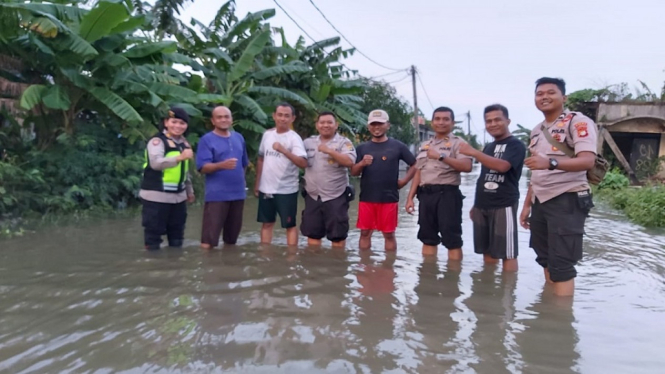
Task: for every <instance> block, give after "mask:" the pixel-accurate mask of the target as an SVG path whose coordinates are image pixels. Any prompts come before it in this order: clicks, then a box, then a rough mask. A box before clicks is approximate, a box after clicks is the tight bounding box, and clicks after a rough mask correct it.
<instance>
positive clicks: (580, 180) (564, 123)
mask: <svg viewBox="0 0 665 374" xmlns="http://www.w3.org/2000/svg"><path fill="white" fill-rule="evenodd" d="M543 123H544V122H541V123H540V124H538V125H537V126H536V127H535V128H534V129H533V131H531V142H530V143H529V150H530V151H531V154H536V153H538V154H540V155H541V156H542V157H545V158H554V159H556V160H566V159H569V157H568V156H566V155H565V154H564V153H563V152H562V151H561V150H560V149H558V148H557V147H555V146H554V145H552V144H550V142H548V141H547V138H546V137H545V135H543V133H542V131H541V129H540V127H541V125H542V124H543ZM546 130H547V131H549V132H550V134H551V135H552V138H554V139H555V140H557V141H559V142H562V143H566V144H567V145H568V146H569V147H570V148H572V149H574V150H575V154H576V155H577V154H579V153H580V152H592V153H594V154H595V153H596V147H597V144H596V142H597V140H598V130H597V127H596V124H595V123H594V122H593V121H592V120H591V119H590V118H589V117H587V116H585V115H584V114H582V113H579V112H568V111H566V112H564V113H562V114H561V116H560V117H559V118H558V119H557V120H556V121H554V123H552V124H550V125H549V126H547V127H546ZM588 186H589V185H588V181H587V177H586V171H564V170H558V169H557V170H534V171H533V173H532V174H531V188H532V190H533V193H534V195H535V197H536V198H538V200H539V201H540V202H545V201H547V200H550V199H552V198H555V197H557V196H559V195H561V194H562V193H565V192H570V191H576V190H577V191H579V190H580V189H585V188H588Z"/></svg>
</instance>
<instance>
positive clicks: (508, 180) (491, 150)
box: [474, 136, 526, 209]
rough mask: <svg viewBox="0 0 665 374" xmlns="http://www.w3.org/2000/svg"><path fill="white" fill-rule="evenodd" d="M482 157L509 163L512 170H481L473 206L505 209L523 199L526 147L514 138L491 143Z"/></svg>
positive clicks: (486, 168)
mask: <svg viewBox="0 0 665 374" xmlns="http://www.w3.org/2000/svg"><path fill="white" fill-rule="evenodd" d="M483 153H484V154H486V155H488V156H490V157H494V158H498V159H500V160H505V161H508V162H509V163H510V169H509V170H508V171H506V172H505V173H500V172H498V171H496V170H492V169H490V168H488V167H486V166H482V167H481V169H480V176H479V177H478V181H477V183H476V201H475V203H474V206H475V207H477V208H480V209H496V208H505V207H509V206H513V205H515V204H517V202H518V201H519V199H520V189H519V181H520V177H521V176H522V167H523V166H524V157H525V156H526V146H525V145H524V143H522V141H521V140H519V139H517V138H515V137H514V136H509V137H508V138H506V139H502V140H498V141H494V142H492V143H489V144H488V145H486V146H485V148H484V149H483Z"/></svg>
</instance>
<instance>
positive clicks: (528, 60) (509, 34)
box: [182, 0, 665, 139]
mask: <svg viewBox="0 0 665 374" xmlns="http://www.w3.org/2000/svg"><path fill="white" fill-rule="evenodd" d="M312 1H314V3H315V4H316V5H317V6H318V7H319V8H320V9H321V11H322V12H323V13H324V14H325V15H326V16H327V17H328V19H329V20H330V21H331V23H332V24H333V25H335V27H336V28H337V29H338V30H339V31H340V32H341V33H342V34H344V36H346V37H347V38H348V39H349V41H350V42H351V43H352V44H353V45H355V47H357V48H358V49H359V50H360V51H362V52H363V53H364V54H366V55H368V56H369V57H370V58H372V59H373V60H375V61H377V62H379V63H380V64H382V65H385V66H388V67H390V68H394V69H406V68H408V67H410V66H411V65H415V66H416V68H417V69H418V71H419V73H420V76H421V77H422V82H423V84H424V89H423V86H422V85H420V83H418V88H417V94H418V106H419V108H421V110H422V112H423V113H424V114H425V116H426V117H427V118H428V119H431V114H432V110H433V107H438V106H448V107H451V108H452V109H453V110H454V111H455V114H456V119H458V120H460V119H463V117H464V113H466V112H467V111H470V113H471V124H472V126H471V131H472V132H473V133H476V134H479V135H480V139H483V132H484V121H483V108H484V107H485V106H487V105H489V104H493V103H501V104H503V105H505V106H506V107H508V109H509V111H510V117H511V120H512V124H511V130H514V129H515V128H516V124H518V123H519V124H521V125H523V126H526V127H529V128H532V127H534V126H536V125H537V124H538V123H539V122H540V121H541V120H542V114H541V113H540V112H538V111H537V110H536V108H535V106H534V102H533V92H534V88H535V87H534V82H535V81H536V79H538V78H540V77H543V76H552V77H560V78H563V79H564V80H565V81H566V83H567V91H568V92H573V91H575V90H579V89H584V88H602V87H605V86H607V85H610V84H616V83H621V82H627V83H628V84H629V86H630V87H631V88H633V87H637V86H638V85H639V82H638V80H642V81H644V82H645V83H646V84H647V85H648V86H649V87H650V88H651V89H652V91H654V92H658V93H660V90H661V88H662V87H663V82H665V45H664V44H663V41H662V40H663V37H665V22H664V21H663V15H664V14H665V1H663V0H631V1H626V0H622V1H621V0H559V1H550V2H544V1H534V0H509V1H496V0H467V1H459V0H429V1H425V0H410V1H398V0H312ZM277 2H279V4H280V5H281V6H282V7H283V8H284V9H285V10H286V12H288V14H290V15H291V17H293V18H294V19H295V21H296V22H297V23H298V24H299V25H300V26H301V27H302V28H303V29H305V31H307V33H308V34H309V35H311V36H312V37H313V38H315V39H317V40H322V39H326V38H330V37H334V36H338V35H339V34H338V33H337V32H336V31H335V30H334V29H333V28H332V27H331V26H330V25H329V24H328V23H327V22H326V21H325V20H324V19H323V17H322V16H321V15H320V14H319V13H318V12H317V10H316V9H315V8H314V6H313V5H312V3H311V2H310V0H277ZM222 3H223V1H220V0H194V2H193V3H189V4H187V5H186V6H185V9H184V10H183V12H182V17H183V20H185V21H189V19H190V18H196V19H198V20H199V21H202V22H204V23H206V24H207V23H208V22H210V20H212V18H213V17H214V16H215V13H216V11H217V9H218V8H219V6H220V5H221V4H222ZM236 4H237V8H236V15H237V16H238V17H239V18H242V17H244V16H245V15H246V14H247V13H249V12H256V11H259V10H263V9H275V10H276V13H277V14H276V15H275V17H273V18H272V19H271V20H270V21H269V22H270V24H271V25H272V26H280V27H283V28H284V30H285V33H286V36H287V39H289V40H290V42H294V41H295V40H296V39H297V38H298V37H299V36H300V35H303V32H302V31H301V30H300V29H299V28H298V27H297V26H296V25H295V24H294V22H293V21H292V20H290V19H289V18H288V17H287V16H286V14H285V13H284V11H282V10H281V9H279V7H278V6H277V5H276V4H275V0H237V2H236ZM308 41H309V40H308ZM310 42H311V41H310ZM342 45H343V46H345V47H350V44H349V43H348V42H346V41H344V40H342ZM344 63H345V65H347V66H348V67H350V68H352V69H357V70H358V71H359V73H360V74H362V75H363V76H369V77H373V76H379V75H383V74H387V73H394V72H393V71H391V70H387V69H385V68H383V67H381V66H378V65H377V64H375V63H373V62H371V61H369V60H368V59H366V58H365V57H363V56H361V55H360V54H358V53H356V54H355V55H354V56H352V57H350V58H349V59H347V60H346V61H345V62H344ZM406 77H407V73H406V72H403V73H402V72H400V73H395V74H392V75H388V76H386V77H385V78H382V79H385V80H386V81H387V82H394V83H393V86H394V87H395V88H396V89H397V92H398V94H399V95H400V96H402V97H403V98H405V99H406V100H407V101H408V102H409V103H411V104H412V103H413V91H412V85H411V79H410V78H406ZM402 78H406V79H402ZM427 96H429V99H430V100H431V103H430V100H428V98H427ZM464 126H465V128H466V123H464Z"/></svg>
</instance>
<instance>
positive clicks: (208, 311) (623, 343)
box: [0, 169, 665, 374]
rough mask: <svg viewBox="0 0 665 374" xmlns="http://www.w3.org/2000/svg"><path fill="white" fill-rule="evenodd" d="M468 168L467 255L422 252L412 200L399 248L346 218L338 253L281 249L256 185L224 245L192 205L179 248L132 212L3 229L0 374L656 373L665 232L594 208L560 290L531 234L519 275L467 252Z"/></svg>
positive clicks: (664, 310)
mask: <svg viewBox="0 0 665 374" xmlns="http://www.w3.org/2000/svg"><path fill="white" fill-rule="evenodd" d="M477 174H478V170H477V169H475V170H474V173H472V174H470V175H466V176H464V180H463V191H464V194H465V195H466V199H465V201H464V204H465V206H464V210H465V213H464V230H465V231H464V239H465V248H464V251H465V258H464V260H463V262H462V263H461V264H456V263H450V264H449V263H448V262H447V259H446V253H445V250H444V249H440V252H439V256H438V258H437V259H434V260H425V259H423V257H422V256H421V254H420V243H419V242H418V241H417V239H416V232H417V224H416V217H414V216H410V215H408V214H406V213H402V215H401V217H400V227H399V229H398V233H397V240H398V250H397V254H396V255H394V256H386V255H385V253H384V252H383V240H381V239H380V238H379V237H378V236H376V235H375V240H374V242H373V246H374V250H373V251H372V253H371V254H367V255H365V254H360V253H359V251H358V250H357V249H356V247H357V243H358V232H357V231H356V230H354V231H352V232H351V235H350V238H349V241H348V244H347V246H348V248H347V250H346V251H345V252H344V251H333V250H331V249H330V246H329V244H325V245H324V248H323V249H312V248H306V247H305V245H304V242H305V241H304V240H303V239H302V238H301V243H303V245H301V247H300V250H299V251H295V252H294V251H290V250H288V249H287V248H286V247H285V246H284V244H285V236H284V233H283V232H282V231H280V232H279V233H278V234H277V236H276V242H277V243H276V245H274V246H259V244H258V241H259V235H258V227H259V226H258V225H257V224H256V223H255V222H254V219H255V215H256V200H255V199H253V198H252V199H250V200H248V203H247V205H246V216H245V217H246V219H245V226H244V229H243V230H244V231H243V234H242V237H241V241H240V243H239V245H238V246H236V247H232V248H226V249H224V250H221V251H220V250H216V251H212V252H209V253H206V252H203V251H201V250H199V249H198V247H197V245H198V242H197V240H198V237H199V230H200V227H201V225H200V221H201V209H200V208H198V209H197V208H194V209H191V210H190V220H189V221H188V228H187V238H189V241H188V242H187V246H186V248H184V249H183V250H173V249H170V250H169V249H164V250H162V251H160V252H159V253H154V254H153V253H146V252H145V251H143V250H142V249H141V243H142V242H141V240H142V231H141V227H140V218H139V217H135V218H131V219H110V220H104V221H96V222H87V223H84V224H79V225H72V226H66V227H51V228H46V229H43V230H41V231H40V232H38V233H35V234H32V235H28V236H26V237H22V238H16V239H11V240H5V241H1V242H0V248H1V250H0V372H2V373H5V372H6V373H116V372H119V373H167V372H183V373H184V372H188V373H222V372H224V373H631V374H635V373H663V372H665V354H663V349H664V348H665V321H664V319H665V318H664V317H665V282H664V281H665V232H663V231H649V230H646V229H644V228H641V227H639V226H636V225H634V224H631V223H629V222H627V221H626V219H625V218H623V217H622V216H621V215H619V214H617V213H616V212H612V211H611V210H608V209H606V208H605V209H603V207H597V208H596V209H594V210H593V212H592V217H591V218H590V219H589V220H588V223H587V234H588V236H587V238H586V245H585V259H584V261H583V262H582V263H581V264H580V265H579V267H578V270H579V276H578V278H577V291H576V295H575V297H574V300H572V301H570V300H569V299H568V300H569V301H566V299H563V300H562V299H557V298H555V297H552V296H550V293H549V292H548V291H549V290H548V289H546V288H545V287H544V285H543V278H542V270H541V269H540V268H539V267H538V266H537V264H536V263H535V261H534V259H535V255H534V253H533V251H532V250H531V249H530V248H528V232H526V231H524V230H522V231H520V235H519V245H520V251H521V255H520V257H519V258H520V270H519V273H517V274H502V272H501V269H500V267H499V268H495V267H491V266H489V267H488V266H483V263H482V261H481V258H480V256H477V255H474V254H473V250H472V246H471V244H472V243H471V237H472V236H471V225H470V221H469V219H468V210H469V208H470V207H471V204H472V202H473V185H474V181H475V178H477ZM524 179H525V178H523V180H522V184H523V187H524V186H525V183H526V181H525V180H524ZM404 192H405V191H403V192H402V194H403V195H404ZM402 204H403V201H402ZM356 206H357V203H353V204H352V209H353V210H354V212H352V214H351V215H352V222H355V207H356Z"/></svg>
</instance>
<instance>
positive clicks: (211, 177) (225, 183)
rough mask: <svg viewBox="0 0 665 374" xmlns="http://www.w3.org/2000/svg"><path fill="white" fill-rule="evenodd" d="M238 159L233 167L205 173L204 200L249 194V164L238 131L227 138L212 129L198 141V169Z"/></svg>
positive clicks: (239, 197)
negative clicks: (246, 177)
mask: <svg viewBox="0 0 665 374" xmlns="http://www.w3.org/2000/svg"><path fill="white" fill-rule="evenodd" d="M230 158H235V159H237V160H238V162H237V163H236V167H235V169H233V170H217V171H216V172H214V173H210V174H206V175H205V201H206V202H211V201H236V200H244V199H245V198H246V197H247V193H246V191H245V187H246V186H245V168H246V167H247V165H248V164H249V158H248V157H247V148H246V146H245V138H243V136H242V135H241V134H240V133H238V132H235V131H232V132H231V133H230V134H229V136H228V137H224V136H221V135H217V134H216V133H215V132H214V131H211V132H209V133H207V134H205V135H203V137H202V138H201V140H199V145H198V149H197V151H196V169H197V170H201V168H202V167H203V166H204V165H206V164H209V163H217V162H221V161H225V160H228V159H230Z"/></svg>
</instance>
